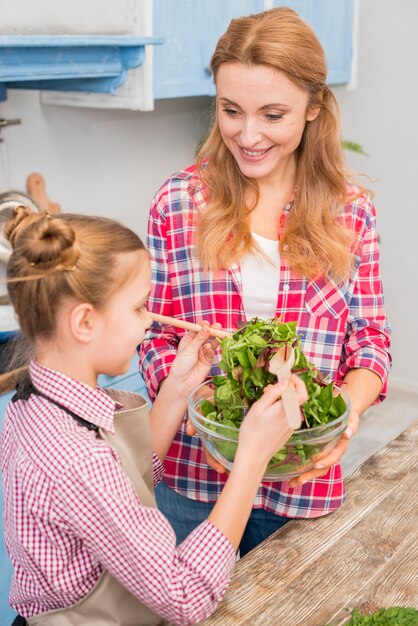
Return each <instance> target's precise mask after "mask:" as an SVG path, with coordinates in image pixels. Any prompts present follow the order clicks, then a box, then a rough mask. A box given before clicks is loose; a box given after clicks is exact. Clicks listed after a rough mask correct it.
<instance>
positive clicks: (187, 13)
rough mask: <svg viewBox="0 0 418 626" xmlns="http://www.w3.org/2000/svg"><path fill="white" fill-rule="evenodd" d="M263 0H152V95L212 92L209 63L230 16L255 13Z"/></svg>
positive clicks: (203, 93) (187, 94)
mask: <svg viewBox="0 0 418 626" xmlns="http://www.w3.org/2000/svg"><path fill="white" fill-rule="evenodd" d="M263 9H264V0H228V1H226V0H198V1H196V0H182V2H173V0H154V33H153V34H154V35H155V36H158V37H164V43H163V45H162V46H157V47H156V48H155V50H154V96H155V98H177V97H182V96H205V95H213V94H214V93H215V89H214V86H213V80H212V76H211V74H210V70H209V63H210V59H211V56H212V54H213V51H214V49H215V45H216V42H217V41H218V39H219V37H220V36H221V35H222V34H223V33H224V32H225V31H226V29H227V26H228V24H229V22H230V21H231V19H232V18H233V17H240V16H242V15H248V14H250V13H258V12H260V11H262V10H263Z"/></svg>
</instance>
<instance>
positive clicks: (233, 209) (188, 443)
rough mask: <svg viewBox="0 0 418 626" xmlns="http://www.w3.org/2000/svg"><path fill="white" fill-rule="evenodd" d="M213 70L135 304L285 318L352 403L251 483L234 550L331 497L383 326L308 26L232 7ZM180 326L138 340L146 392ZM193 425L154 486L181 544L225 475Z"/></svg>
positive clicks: (276, 13) (367, 232)
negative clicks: (317, 443) (208, 103)
mask: <svg viewBox="0 0 418 626" xmlns="http://www.w3.org/2000/svg"><path fill="white" fill-rule="evenodd" d="M211 71H212V73H213V77H214V81H215V85H216V91H217V95H216V114H215V119H214V121H213V124H212V128H211V130H210V133H209V135H208V137H207V139H206V141H205V142H204V144H203V146H202V147H201V149H200V151H199V154H198V156H197V162H196V164H194V165H192V166H191V167H188V168H187V169H185V170H183V171H182V172H178V173H176V174H174V175H173V176H171V177H170V178H169V179H168V180H167V181H166V182H165V183H164V185H163V186H162V187H161V189H160V190H159V191H158V192H157V194H156V196H155V198H154V201H153V203H152V206H151V209H150V216H149V224H148V241H147V245H148V249H149V250H150V255H151V260H152V271H153V277H152V289H151V295H150V298H149V301H148V307H149V308H150V310H151V312H152V313H153V314H159V315H160V314H161V315H166V316H170V317H174V318H179V319H183V320H187V321H189V322H194V323H196V322H198V321H199V320H202V319H205V320H208V321H209V323H210V324H213V323H215V322H219V323H220V324H221V326H222V328H223V329H225V330H227V331H235V329H237V328H239V325H240V323H241V322H242V321H244V320H248V319H251V318H253V317H259V318H264V319H267V318H273V317H281V320H282V321H284V322H292V323H295V324H296V328H297V332H298V334H299V335H300V337H301V341H302V349H303V352H304V354H305V355H306V358H307V359H308V360H309V361H310V362H312V363H314V364H315V366H316V367H317V368H318V369H319V370H321V371H322V372H324V374H326V375H327V376H328V377H329V379H330V381H335V382H336V383H337V384H343V385H344V391H346V393H347V395H348V396H349V399H350V402H351V412H350V416H349V422H348V427H347V429H346V430H345V432H344V433H343V435H342V436H341V438H340V440H339V441H338V443H337V445H336V446H335V448H334V449H333V451H332V452H330V454H328V455H327V456H326V457H324V458H322V459H321V460H319V459H317V460H316V462H315V465H314V468H313V469H312V470H310V471H307V472H305V473H303V474H301V475H300V476H298V477H297V478H295V479H292V480H291V481H290V482H287V481H283V482H263V483H262V484H261V486H260V489H259V491H258V494H257V498H256V499H255V504H254V508H253V511H252V514H251V516H250V520H249V522H248V524H247V527H246V531H245V533H244V537H243V540H242V541H241V544H240V552H241V555H242V554H245V553H246V552H247V551H248V550H249V549H251V548H252V547H254V546H255V545H256V544H257V543H259V542H260V541H261V540H262V539H264V538H265V537H266V536H268V535H269V534H270V533H271V532H273V531H274V530H276V529H277V528H279V527H280V526H281V525H283V524H284V523H285V522H286V521H288V520H289V519H291V518H292V517H301V518H310V517H318V516H321V515H325V514H327V513H330V512H331V511H333V510H335V509H337V508H338V507H340V506H341V504H342V502H343V501H344V498H345V489H344V484H343V480H342V475H341V467H340V465H339V460H340V458H341V456H342V455H343V454H344V452H345V450H346V449H347V446H348V441H349V438H350V437H351V436H352V435H353V434H354V433H356V431H357V429H358V424H359V420H360V415H361V413H362V412H363V411H364V410H365V409H366V408H367V407H368V406H369V405H370V404H372V403H373V402H375V401H376V400H381V399H383V398H384V395H385V391H386V382H387V375H388V371H389V367H390V356H389V334H390V331H389V326H388V323H387V320H386V316H385V312H384V309H383V295H382V284H381V280H380V270H379V247H378V239H377V233H376V222H375V219H376V214H375V209H374V207H373V205H372V202H371V198H370V196H369V195H368V194H367V193H366V191H365V190H363V189H361V188H360V187H358V186H356V184H355V183H354V181H353V179H352V177H351V176H350V175H349V173H348V172H347V169H346V166H345V162H344V156H343V151H342V147H341V137H340V131H339V113H338V105H337V102H336V100H335V97H334V95H333V93H332V92H331V90H330V89H329V87H328V86H327V66H326V60H325V56H324V51H323V49H322V47H321V44H320V42H319V41H318V38H317V37H316V35H315V33H314V32H313V30H312V29H311V28H310V27H309V26H308V24H306V23H305V22H304V21H303V20H302V19H301V18H300V17H299V16H298V15H297V13H295V12H294V11H292V10H291V9H289V8H287V7H281V8H276V9H271V10H270V11H265V12H263V13H259V14H256V15H250V16H248V17H242V18H238V19H233V20H232V21H231V23H230V25H229V27H228V30H227V32H226V33H225V34H224V35H222V37H221V38H220V39H219V41H218V43H217V45H216V49H215V51H214V54H213V56H212V60H211ZM181 335H182V333H181V332H179V330H178V328H177V327H176V325H175V324H173V325H172V326H164V327H163V326H161V325H160V324H158V323H154V324H153V326H152V328H151V331H150V332H149V333H148V334H147V336H146V338H145V340H144V342H143V343H142V345H141V347H140V351H139V354H140V367H141V371H142V373H143V374H144V377H145V379H146V380H147V382H148V383H149V387H150V394H151V396H153V397H155V396H156V394H157V392H159V389H163V388H164V385H163V386H161V383H162V381H163V380H164V379H165V378H166V377H167V375H168V373H169V371H170V368H171V364H172V362H173V360H174V357H175V354H176V351H177V346H178V343H179V340H180V338H181ZM217 373H219V369H218V368H216V367H214V368H213V369H212V374H217ZM157 397H158V396H157ZM192 432H193V431H192V430H190V429H189V430H188V429H187V424H186V421H184V423H183V425H182V427H181V429H180V430H179V432H178V433H177V436H176V439H175V441H174V443H173V446H172V447H171V449H170V451H169V453H168V455H167V459H166V464H165V467H166V472H165V478H164V483H163V484H162V485H160V486H159V488H158V489H157V500H158V503H159V506H160V508H162V510H163V511H165V513H166V514H167V516H168V517H169V518H170V519H171V521H172V523H173V526H174V528H175V530H176V533H177V539H178V541H181V540H182V539H183V538H184V537H185V536H186V535H187V534H188V532H190V531H191V530H192V529H193V528H194V526H196V525H197V524H198V523H199V520H200V519H202V516H204V515H206V512H207V511H208V509H209V510H210V508H211V507H212V506H213V503H214V502H215V501H216V500H217V499H218V498H219V494H220V493H221V491H222V488H223V484H224V481H225V474H224V473H223V470H222V468H220V466H219V464H216V463H215V462H214V460H213V459H212V458H211V457H210V455H208V454H207V452H206V451H205V449H204V448H202V446H201V445H200V443H199V440H198V439H197V438H193V436H192ZM208 465H209V467H208ZM216 470H218V471H216Z"/></svg>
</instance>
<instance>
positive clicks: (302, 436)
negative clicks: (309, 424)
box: [188, 380, 350, 481]
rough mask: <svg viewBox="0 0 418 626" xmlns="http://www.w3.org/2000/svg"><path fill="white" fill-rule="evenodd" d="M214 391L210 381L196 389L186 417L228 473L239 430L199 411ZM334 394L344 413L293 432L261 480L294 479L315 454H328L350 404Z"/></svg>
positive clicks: (342, 429) (335, 440) (345, 420)
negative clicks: (341, 404)
mask: <svg viewBox="0 0 418 626" xmlns="http://www.w3.org/2000/svg"><path fill="white" fill-rule="evenodd" d="M214 390H215V387H214V385H213V383H212V381H211V380H207V381H205V382H204V383H202V384H200V385H199V386H198V387H196V389H194V390H193V391H192V393H191V394H190V396H189V401H188V414H189V419H190V421H191V422H192V424H193V426H194V428H195V429H196V432H197V434H198V435H199V437H200V440H201V441H202V443H203V444H204V445H205V446H206V448H207V449H208V451H209V452H210V454H211V455H212V456H213V457H214V458H215V459H216V460H217V461H219V463H221V464H222V465H223V466H224V467H226V468H227V469H229V470H230V469H231V468H232V465H233V462H234V458H235V452H236V450H237V446H238V434H239V429H238V428H236V427H234V426H230V425H224V424H222V423H221V422H216V421H214V420H212V419H208V417H205V416H204V415H203V413H202V412H201V410H200V406H201V404H202V402H203V401H204V400H209V402H212V403H213V397H214ZM334 394H335V395H337V394H341V395H342V397H343V398H344V400H345V402H346V404H347V409H346V411H345V412H344V413H343V414H342V415H340V417H338V418H336V419H335V420H333V421H331V422H328V423H327V424H322V425H320V426H315V427H314V428H304V429H301V430H295V432H294V433H293V435H292V436H291V437H290V439H289V440H288V441H287V443H286V444H285V445H284V447H283V448H281V450H279V451H278V452H277V454H276V455H274V457H273V458H272V459H271V461H270V462H269V464H268V466H267V469H266V472H265V474H264V476H263V480H266V481H281V480H289V479H290V478H294V477H295V476H298V475H299V474H302V473H303V472H307V471H308V470H310V469H312V468H313V465H314V457H315V456H316V455H317V454H319V453H322V452H325V451H330V450H332V448H333V447H334V446H335V445H336V443H337V441H338V440H339V439H340V437H341V435H342V433H343V432H344V430H345V429H346V427H347V422H348V417H349V414H350V400H349V398H348V396H347V394H346V393H345V392H344V391H342V390H341V389H339V388H338V387H334ZM231 408H233V407H231ZM242 410H244V411H245V409H242Z"/></svg>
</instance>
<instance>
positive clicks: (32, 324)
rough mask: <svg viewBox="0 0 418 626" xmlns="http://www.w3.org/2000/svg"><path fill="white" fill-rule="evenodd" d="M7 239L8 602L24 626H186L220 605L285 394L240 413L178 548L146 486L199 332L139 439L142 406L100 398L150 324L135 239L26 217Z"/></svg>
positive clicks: (280, 430)
mask: <svg viewBox="0 0 418 626" xmlns="http://www.w3.org/2000/svg"><path fill="white" fill-rule="evenodd" d="M5 233H6V236H7V238H8V239H9V240H10V242H11V244H12V246H13V253H12V255H11V258H10V260H9V264H8V289H9V294H10V298H11V300H12V303H13V306H14V307H15V310H16V313H17V316H18V319H19V323H20V327H21V329H22V332H23V333H24V335H25V336H26V337H28V338H30V339H31V340H32V341H33V344H34V358H33V359H32V361H31V363H30V367H29V376H28V378H27V379H26V380H25V381H23V383H22V384H21V385H20V386H19V389H18V392H17V393H16V395H15V397H14V398H13V400H12V402H11V403H10V405H9V407H8V409H7V412H6V417H5V422H4V426H3V431H2V441H1V466H2V473H3V481H4V499H5V506H4V508H5V518H4V522H5V538H6V545H7V548H8V550H9V553H10V557H11V560H12V563H13V565H14V576H13V580H12V588H11V593H10V603H11V605H12V606H13V607H14V608H15V609H16V610H17V611H18V612H19V613H20V615H21V616H23V618H25V619H26V620H27V623H28V624H30V625H39V626H50V625H53V626H67V625H70V624H71V625H77V624H80V625H81V624H83V625H84V624H89V626H95V625H97V626H99V625H100V626H104V625H105V624H109V625H110V624H112V625H114V624H118V625H120V626H139V625H151V624H159V623H161V620H162V618H165V619H168V620H170V621H171V622H173V623H175V624H195V623H196V622H198V621H200V620H202V619H204V618H205V617H207V616H208V615H210V614H211V613H212V611H213V610H214V609H215V607H216V605H217V603H218V602H219V600H220V599H221V597H222V596H223V594H224V592H225V589H226V587H227V585H228V582H229V579H230V575H231V571H232V569H233V566H234V562H235V551H236V549H237V547H238V544H239V542H240V538H241V536H242V533H243V530H244V527H245V524H246V521H247V519H248V516H249V514H250V511H251V506H252V502H253V499H254V497H255V494H256V491H257V488H258V485H259V483H260V480H261V477H262V475H263V472H264V471H265V468H266V465H267V462H268V460H269V459H270V457H271V456H272V454H274V453H275V452H276V451H277V450H278V449H279V448H280V447H281V446H282V445H283V444H284V443H285V441H286V440H287V439H288V437H289V436H290V435H291V433H292V431H291V429H290V428H289V426H288V425H287V422H286V420H285V418H284V415H283V410H282V405H281V401H280V400H279V398H280V393H281V392H282V391H283V389H284V388H285V386H283V385H275V386H271V387H270V388H269V389H268V390H267V392H266V393H265V394H264V396H263V397H262V398H261V399H260V401H259V402H258V403H257V404H256V405H255V406H254V408H253V409H252V410H251V411H250V412H249V414H248V417H247V418H246V420H245V422H244V425H243V428H242V430H241V433H240V440H239V447H238V452H237V458H236V463H235V465H234V469H233V470H232V471H231V474H230V478H229V480H228V482H227V484H226V486H225V489H224V491H223V493H222V494H221V497H220V498H219V502H218V503H217V505H216V506H215V507H214V509H213V511H212V513H211V515H210V517H209V519H208V520H206V521H204V522H203V523H202V524H201V525H200V526H199V527H198V528H196V530H195V531H194V532H193V533H192V534H191V536H190V537H188V538H187V539H186V540H185V541H184V542H183V543H182V544H181V545H180V546H178V547H176V542H175V534H174V532H173V529H172V528H171V526H170V524H169V523H168V521H167V520H166V518H165V517H164V515H163V514H162V513H161V512H160V511H158V510H157V509H156V508H155V501H154V495H153V484H155V483H156V482H158V479H159V477H160V475H161V474H162V471H163V466H162V460H163V459H164V457H165V455H166V452H167V450H168V448H169V446H170V444H171V441H172V439H173V436H174V434H175V433H176V431H177V430H178V428H179V426H180V423H181V421H182V418H183V415H184V413H185V410H186V404H187V397H188V394H189V393H190V391H191V390H192V388H193V387H195V386H196V385H197V384H198V383H200V382H201V381H203V380H204V379H205V377H206V375H207V373H208V371H209V368H210V366H211V363H212V360H213V356H214V352H213V348H212V346H211V344H210V343H208V338H209V334H210V333H209V330H208V325H207V324H203V325H202V329H201V331H200V332H199V333H198V334H196V333H189V334H188V335H186V337H184V339H183V340H182V341H181V342H180V344H179V347H178V357H177V358H176V359H175V361H174V362H173V366H172V369H171V372H170V375H169V376H168V377H167V380H166V383H165V385H164V390H163V391H162V392H161V394H160V395H159V397H158V399H157V401H156V402H155V404H154V406H153V408H152V410H151V413H150V417H151V422H150V423H151V428H150V423H149V420H148V411H147V404H146V401H145V400H144V399H143V398H141V397H139V396H136V395H135V394H132V393H129V392H119V391H110V392H105V391H104V390H103V389H100V388H99V387H98V386H97V377H98V375H99V374H101V373H103V374H107V375H110V376H116V375H118V374H121V373H123V372H125V371H127V369H128V367H129V364H130V361H131V358H132V355H133V354H134V353H135V347H136V346H137V344H138V342H139V341H141V339H142V338H143V336H144V333H145V331H146V329H147V327H148V326H149V325H150V323H151V319H150V315H149V313H148V311H147V309H146V308H145V302H146V299H147V296H148V294H149V289H150V268H149V262H148V254H147V252H146V251H145V249H144V247H143V245H142V243H141V241H140V239H139V238H138V237H137V236H136V235H135V234H134V233H133V232H132V231H131V230H129V229H127V228H125V227H123V226H122V225H120V224H119V223H117V222H114V221H112V220H109V219H104V218H98V217H86V216H78V215H62V216H50V215H48V214H45V213H44V214H31V213H30V211H29V210H28V209H26V208H24V207H18V208H17V209H15V210H14V214H13V216H12V217H11V218H10V220H9V222H8V223H7V225H6V229H5ZM295 384H296V385H297V390H298V393H299V399H300V401H301V402H302V401H304V399H305V398H306V390H305V389H304V388H303V386H302V385H300V384H299V381H298V380H295ZM151 439H152V444H151ZM151 445H152V446H153V448H151ZM152 449H153V450H154V454H152ZM23 623H25V622H23Z"/></svg>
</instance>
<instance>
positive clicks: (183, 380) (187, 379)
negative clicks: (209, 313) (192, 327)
mask: <svg viewBox="0 0 418 626" xmlns="http://www.w3.org/2000/svg"><path fill="white" fill-rule="evenodd" d="M198 323H199V324H201V325H202V328H201V330H200V331H199V332H198V333H197V332H194V331H189V332H188V333H187V334H186V335H184V337H183V338H182V340H181V341H180V343H179V347H178V350H177V356H176V358H175V359H174V361H173V364H172V366H171V370H170V374H169V375H168V377H167V379H168V378H170V379H171V380H173V379H175V381H176V383H177V385H178V390H179V393H182V394H186V395H188V394H189V393H190V392H191V391H192V390H193V389H194V388H195V387H196V386H197V385H198V384H199V383H201V382H203V381H204V380H205V378H206V377H207V375H208V374H209V371H210V368H211V365H212V363H213V359H214V358H215V349H216V348H217V347H218V346H219V342H218V341H217V339H212V340H211V341H209V338H210V331H209V327H210V324H209V322H206V321H203V322H198ZM212 327H213V328H220V324H212Z"/></svg>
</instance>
